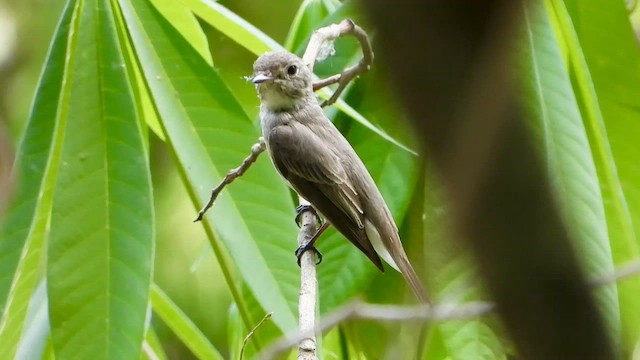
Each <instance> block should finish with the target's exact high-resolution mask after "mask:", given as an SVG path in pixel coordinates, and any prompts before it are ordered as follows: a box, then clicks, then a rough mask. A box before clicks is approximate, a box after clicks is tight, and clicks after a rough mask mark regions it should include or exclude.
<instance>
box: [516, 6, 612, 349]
mask: <svg viewBox="0 0 640 360" xmlns="http://www.w3.org/2000/svg"><path fill="white" fill-rule="evenodd" d="M523 9H524V17H523V18H524V20H525V32H526V34H525V36H524V39H523V40H524V44H523V50H524V52H523V60H524V61H523V62H524V63H525V64H524V69H523V70H524V71H523V74H522V75H523V82H524V87H525V88H526V92H525V94H524V95H525V96H523V100H524V103H525V105H527V108H528V110H529V114H530V117H531V118H532V119H534V120H535V121H536V122H537V124H536V125H537V126H538V130H539V138H540V142H541V143H543V144H544V153H545V155H546V160H547V168H548V170H549V174H550V177H551V182H552V184H553V185H554V186H553V188H554V190H555V194H554V195H555V198H556V199H557V200H558V202H559V204H560V208H561V210H562V213H563V216H564V219H565V222H566V223H567V225H568V227H569V230H570V232H571V234H572V238H573V240H574V245H575V248H576V250H577V252H578V254H579V258H580V260H581V261H582V264H583V267H584V268H585V270H586V272H587V274H588V275H589V276H591V277H595V276H598V275H601V274H610V273H612V272H613V270H614V266H613V258H612V254H611V247H610V245H609V237H608V234H607V223H606V217H605V212H604V204H603V201H602V194H601V193H600V187H599V184H598V175H597V172H596V168H595V164H594V160H593V157H592V153H591V149H590V147H589V140H588V138H587V133H586V130H585V127H584V124H583V122H582V117H581V114H580V110H579V108H578V104H577V102H576V98H575V96H574V93H573V89H572V86H571V80H570V78H569V74H568V73H567V70H566V68H565V65H564V62H563V59H562V55H561V53H560V49H559V47H558V44H557V42H556V39H555V37H554V33H553V29H552V27H551V24H550V22H549V17H548V15H547V13H546V11H545V9H544V6H543V5H542V3H540V2H537V1H534V2H531V3H530V4H529V5H525V4H524V3H523ZM596 295H597V298H598V303H599V305H600V310H601V312H602V313H603V315H604V318H605V319H606V322H607V324H608V326H609V331H608V332H609V333H610V334H611V337H612V339H618V338H619V334H620V310H619V308H618V294H617V291H616V288H615V286H614V285H611V286H606V287H600V288H599V289H598V290H597V291H596Z"/></svg>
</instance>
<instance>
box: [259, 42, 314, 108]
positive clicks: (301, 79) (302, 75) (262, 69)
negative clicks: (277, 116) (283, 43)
mask: <svg viewBox="0 0 640 360" xmlns="http://www.w3.org/2000/svg"><path fill="white" fill-rule="evenodd" d="M250 80H251V82H253V83H254V84H255V85H256V89H257V90H258V94H259V96H260V102H261V103H262V104H263V105H264V106H266V107H267V108H268V109H269V110H273V111H282V110H289V109H292V108H295V107H296V106H297V105H299V104H301V103H302V102H303V101H304V100H305V99H306V98H308V96H309V95H310V94H313V90H312V78H311V71H310V70H309V68H308V67H307V66H306V65H305V64H304V62H303V61H302V59H300V58H299V57H297V56H295V55H293V54H291V53H289V52H286V51H273V52H268V53H266V54H264V55H262V56H260V57H259V58H258V60H256V62H255V63H253V76H252V77H251V78H250Z"/></svg>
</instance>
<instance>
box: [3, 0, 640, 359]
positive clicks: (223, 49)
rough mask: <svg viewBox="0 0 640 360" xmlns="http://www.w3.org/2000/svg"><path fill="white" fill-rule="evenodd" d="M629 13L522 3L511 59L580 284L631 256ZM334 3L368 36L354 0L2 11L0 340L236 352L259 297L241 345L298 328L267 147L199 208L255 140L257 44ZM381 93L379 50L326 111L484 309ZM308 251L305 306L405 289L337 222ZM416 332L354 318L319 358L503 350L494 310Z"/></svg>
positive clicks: (379, 298) (113, 353) (349, 49)
mask: <svg viewBox="0 0 640 360" xmlns="http://www.w3.org/2000/svg"><path fill="white" fill-rule="evenodd" d="M523 3H524V2H523ZM624 5H625V3H624V2H622V1H618V2H615V4H612V5H609V4H608V5H603V4H596V3H593V4H592V3H588V4H587V3H585V2H577V1H566V4H565V3H564V2H561V1H556V0H548V1H545V2H544V3H538V2H532V3H531V5H525V6H523V19H524V23H523V34H522V36H521V46H519V48H518V49H517V51H515V56H516V58H517V59H518V61H517V66H514V73H516V74H517V75H518V79H519V80H521V84H520V85H522V102H523V104H524V105H526V107H527V109H528V110H529V113H530V117H531V118H532V120H533V121H532V122H531V130H532V134H533V136H534V138H535V139H536V141H537V143H538V144H539V145H540V147H539V148H540V152H541V154H543V156H544V157H545V158H546V159H547V163H548V169H549V176H550V177H551V180H552V182H553V184H554V186H555V187H556V190H557V191H556V197H557V200H558V204H559V206H560V207H561V208H562V209H563V211H564V215H565V220H566V223H567V225H568V226H569V228H570V229H571V232H572V235H573V238H574V240H575V243H574V246H575V248H576V250H577V252H578V253H579V256H580V258H581V260H582V263H583V266H584V268H585V271H586V272H587V273H588V274H589V275H590V276H598V275H602V274H607V273H611V272H612V271H613V270H614V267H615V266H618V265H622V264H625V263H627V262H628V261H631V260H637V259H638V257H639V250H638V249H639V245H640V244H639V243H638V232H639V231H640V230H639V229H640V213H639V212H640V195H639V194H640V188H639V187H638V184H640V167H639V165H638V161H637V159H638V157H639V156H640V154H638V147H637V146H636V145H635V141H636V139H637V137H638V136H639V135H640V128H639V125H638V123H637V119H638V118H640V111H639V109H640V106H639V100H638V99H640V85H639V84H640V54H639V50H638V43H637V38H636V37H637V34H638V33H640V32H639V31H638V30H637V29H640V9H639V8H640V6H637V5H636V4H635V2H627V8H626V9H625V7H624ZM34 9H37V11H34ZM65 9H66V10H65ZM193 14H195V15H193ZM345 17H350V18H353V19H354V20H356V22H358V23H359V24H363V26H364V27H365V28H366V29H367V30H368V31H369V32H370V34H371V35H372V38H373V40H374V50H375V29H374V28H372V27H371V26H370V25H369V24H367V22H366V19H363V18H362V15H361V13H360V12H359V11H358V9H357V7H356V6H355V5H354V3H352V2H351V1H345V2H340V1H337V0H305V1H303V2H302V3H300V2H299V1H287V0H274V1H270V2H269V5H268V6H266V5H265V4H262V3H261V4H260V5H258V4H256V2H255V1H251V0H233V1H220V2H218V3H216V2H213V1H211V0H180V1H176V0H70V1H63V0H46V1H45V0H4V1H3V2H0V29H6V30H3V31H1V33H0V48H1V49H8V50H7V51H5V52H0V83H1V84H2V90H0V131H2V129H7V132H8V133H9V136H8V138H9V139H10V140H11V142H12V144H11V146H12V148H13V149H14V150H15V152H16V163H15V165H14V167H15V169H16V172H17V175H16V176H17V184H18V185H17V187H16V189H15V191H14V193H13V194H12V195H13V200H12V202H11V203H10V206H9V210H8V211H7V215H6V217H5V221H4V222H3V225H2V228H1V229H0V308H2V309H3V314H2V319H1V320H0V353H2V354H9V355H6V356H8V357H12V354H17V355H16V357H17V358H30V359H31V358H39V357H43V358H47V357H49V356H51V354H52V352H53V351H55V353H56V356H57V357H58V358H66V357H73V356H79V357H81V358H82V357H87V356H88V355H87V354H91V355H92V357H95V358H119V359H123V358H133V357H141V358H161V359H164V358H167V359H187V358H234V359H235V358H238V356H239V351H240V350H239V349H240V347H241V343H242V340H243V339H244V336H245V335H246V334H247V332H248V331H249V330H250V329H251V328H252V327H253V326H254V325H255V324H256V323H258V322H259V321H260V319H262V317H263V316H264V315H265V313H267V312H271V311H273V312H274V314H273V318H272V319H271V320H269V321H267V322H266V323H265V325H264V326H262V327H261V328H260V329H259V330H258V331H257V332H256V334H255V335H254V336H253V338H252V340H251V342H250V345H249V346H248V347H247V349H246V350H245V356H246V357H247V358H250V357H252V356H255V355H256V354H257V352H258V351H260V350H262V349H264V347H265V346H266V345H267V344H269V343H271V342H272V341H274V340H275V339H277V338H279V337H281V336H282V335H283V334H284V333H289V332H292V331H294V330H295V327H296V317H297V310H296V309H297V308H296V302H297V291H298V290H297V289H298V281H299V279H298V269H297V267H296V265H295V258H294V257H293V255H292V253H293V249H294V248H295V235H296V232H297V229H296V227H295V225H294V223H293V215H294V210H293V209H294V205H295V203H294V197H293V196H292V193H291V192H290V191H289V190H288V189H287V188H286V186H285V184H284V182H283V181H282V180H281V179H280V178H279V177H278V176H277V174H276V173H275V172H274V171H273V168H272V166H271V164H270V162H269V160H268V159H267V158H266V155H263V156H262V157H261V159H260V160H259V161H258V162H257V163H256V165H255V166H253V167H252V168H251V170H250V171H249V172H248V173H247V174H246V175H245V176H243V177H242V178H241V179H239V180H238V181H237V182H235V183H234V184H232V185H231V186H230V187H228V188H227V189H226V190H225V192H224V194H223V195H222V196H221V198H220V199H219V201H218V202H217V203H216V205H215V207H214V209H212V211H210V212H209V214H208V215H207V218H206V220H205V221H204V223H203V224H202V225H201V224H199V223H198V224H193V223H192V220H193V218H194V217H195V214H196V211H197V209H198V208H199V207H200V206H201V205H202V204H203V203H204V202H205V200H206V199H207V198H208V195H209V194H208V192H209V190H210V188H211V187H212V186H213V185H214V184H216V183H217V182H218V181H219V180H220V178H221V177H222V176H223V175H224V174H225V173H226V171H227V170H228V169H231V168H233V167H235V166H237V165H238V164H239V163H240V162H241V160H242V159H243V158H244V157H245V156H246V155H247V154H248V152H249V148H250V146H251V145H252V144H253V143H254V142H255V141H256V139H257V137H258V136H259V129H258V126H257V123H258V119H257V112H258V100H257V97H256V94H255V89H254V88H253V86H252V85H250V84H247V82H246V81H245V80H244V78H243V77H244V76H246V75H249V74H250V73H251V71H252V63H253V61H254V60H255V58H256V56H257V55H259V54H261V53H262V52H264V51H265V49H275V48H278V49H280V48H286V49H288V50H290V51H292V52H295V53H298V54H301V53H302V52H303V51H304V46H305V45H306V42H307V40H308V37H309V35H310V33H311V32H312V31H313V30H314V29H316V28H318V27H319V26H322V25H326V24H329V23H333V22H337V21H339V20H341V19H342V18H345ZM629 19H631V21H628V20H629ZM630 23H631V24H634V25H635V28H636V31H635V33H634V32H633V31H632V26H630ZM605 27H606V28H607V31H602V28H605ZM634 35H635V37H634ZM279 44H282V45H279ZM335 45H336V54H335V56H333V57H331V58H329V59H328V60H326V61H324V62H322V63H320V64H318V66H317V67H316V73H317V74H318V75H319V76H321V77H322V76H327V75H330V74H333V73H336V72H338V71H340V69H342V68H343V67H344V66H346V65H348V64H351V63H354V62H355V61H357V60H358V56H359V50H358V47H357V43H356V42H355V41H354V40H353V39H345V40H339V41H338V42H337V43H336V44H335ZM47 49H48V50H47ZM9 50H10V51H9ZM614 50H615V51H614ZM43 64H44V65H43ZM387 84H388V81H387V80H386V72H385V69H384V68H383V67H381V66H378V65H377V64H376V65H375V66H374V67H373V69H372V71H371V72H370V73H368V74H366V75H364V76H362V77H361V78H359V79H358V80H357V81H356V82H355V83H354V84H352V85H351V86H349V88H348V89H347V91H346V92H345V94H344V95H343V97H342V99H341V101H340V103H338V104H336V106H334V107H331V108H329V109H326V113H327V115H328V116H329V117H330V119H331V120H332V121H334V123H335V124H336V125H337V126H338V127H339V128H340V130H341V131H342V132H343V133H344V134H345V135H346V136H347V138H348V139H349V140H350V142H351V143H352V144H353V146H354V148H355V149H356V151H357V152H358V154H359V155H360V156H361V158H362V159H363V161H364V162H365V164H366V165H367V167H368V168H369V170H370V172H371V174H372V176H373V178H374V179H375V180H376V182H377V184H378V186H379V187H380V189H381V191H382V193H383V195H384V197H385V199H386V200H387V202H388V204H389V207H390V209H391V210H392V212H393V214H394V217H395V219H396V221H397V222H398V224H399V227H400V228H401V236H402V238H403V241H404V244H405V247H406V248H407V249H408V250H409V251H408V253H409V255H410V258H411V259H412V262H413V263H414V264H415V266H416V268H417V269H418V271H419V273H421V274H422V277H423V279H424V280H425V283H426V284H427V287H428V289H429V290H430V292H431V293H433V294H434V297H435V299H436V300H437V301H438V302H446V303H452V304H455V303H462V302H465V301H471V300H490V299H486V295H485V294H484V292H483V289H482V288H481V286H480V285H479V283H478V282H477V281H476V277H475V274H474V265H473V264H472V262H471V260H470V258H469V257H468V254H467V253H466V251H465V249H463V248H461V247H460V245H459V244H458V243H457V242H455V241H452V239H451V236H450V234H449V233H448V231H447V229H446V224H447V206H446V199H445V198H444V196H443V194H442V191H441V186H440V185H439V184H438V179H437V176H435V175H434V174H433V173H432V171H430V170H429V166H428V161H427V160H425V159H428V154H421V155H420V156H415V155H413V154H411V153H410V152H409V151H407V150H406V148H405V147H408V148H417V146H416V139H413V138H412V132H411V130H410V129H408V127H407V125H406V123H405V122H404V120H403V118H404V116H405V115H404V112H403V110H402V109H401V108H400V106H399V105H398V101H397V99H396V98H394V93H393V92H392V91H391V89H389V88H388V86H387ZM327 93H328V92H324V93H323V94H322V95H321V96H323V97H326V96H327ZM30 103H32V104H31V105H30ZM0 139H2V137H0ZM399 145H400V146H399ZM0 148H1V147H0ZM425 164H426V165H425ZM0 190H2V189H0ZM2 199H3V197H0V200H2ZM1 209H2V206H0V210H1ZM319 247H320V249H321V251H322V252H323V254H324V256H325V261H324V262H323V264H322V265H321V266H320V267H319V268H318V276H319V283H320V293H321V299H320V313H321V315H324V314H327V313H329V312H331V311H333V310H335V309H337V308H339V307H340V306H341V305H344V304H345V303H347V302H348V301H350V300H351V299H353V298H354V297H357V296H361V297H363V298H365V299H367V300H369V301H371V302H382V303H401V302H407V303H411V302H413V300H412V298H411V297H410V295H408V294H407V293H406V291H405V286H404V284H403V281H402V278H401V276H400V275H399V274H397V273H395V272H393V271H387V272H385V273H379V272H378V271H377V270H376V269H375V268H374V267H373V266H372V265H371V264H370V263H369V262H368V260H367V259H366V258H365V257H364V256H363V255H362V254H361V253H360V252H359V251H357V249H355V248H354V247H353V246H351V245H350V244H349V243H348V242H347V241H345V240H344V239H343V238H342V237H341V236H340V235H339V234H338V233H336V232H335V230H330V231H328V232H327V233H326V235H323V238H322V240H321V241H320V242H319ZM345 264H347V265H348V266H347V265H345ZM45 279H46V280H45ZM45 289H47V290H48V292H45ZM638 291H640V280H638V279H637V278H635V279H631V280H628V281H626V282H624V283H620V284H618V286H615V285H613V284H612V285H609V286H606V287H602V288H600V289H599V290H598V291H597V292H596V296H597V299H598V303H599V306H600V309H601V311H602V313H603V314H604V317H605V318H606V320H607V324H608V326H609V327H610V333H611V336H612V339H613V340H614V341H615V342H616V343H617V344H618V346H619V349H620V353H621V354H623V355H624V356H625V357H626V356H629V357H630V356H632V355H635V356H638V350H637V349H639V348H640V346H639V345H638V344H639V343H640V342H639V341H640V317H639V315H638V314H640V308H639V307H640V302H639V301H638V300H637V299H636V298H637V294H638ZM148 301H150V303H151V308H152V309H148V310H145V304H146V303H147V302H148ZM89 314H91V315H89ZM148 314H153V316H151V321H150V322H147V320H145V318H146V319H149V316H147V315H148ZM419 330H420V329H419V328H418V327H417V326H416V325H415V324H413V325H412V324H386V323H378V322H371V321H367V322H359V321H352V322H349V323H346V324H344V325H341V326H340V327H337V328H335V329H333V330H331V331H329V332H328V333H327V334H326V336H325V337H324V338H323V339H322V345H323V347H322V350H321V354H322V356H323V357H325V358H336V359H342V358H353V359H359V358H372V359H374V358H397V356H398V354H402V356H401V358H413V357H414V356H415V354H417V353H422V354H424V355H423V358H425V359H469V358H482V359H502V358H507V356H508V355H511V354H513V353H514V350H513V349H512V348H511V345H510V343H509V340H508V336H507V335H506V334H504V332H503V329H502V328H501V326H500V324H499V323H498V322H497V320H496V319H495V318H493V317H492V316H487V317H483V318H479V319H470V320H457V321H448V322H443V323H440V324H436V325H434V326H432V327H431V328H430V329H429V331H428V332H427V334H426V335H425V338H424V339H422V340H424V348H423V349H418V348H417V347H416V346H415V344H417V343H419V341H418V340H419V339H418V337H419V334H420V331H419ZM88 334H90V335H91V336H88ZM143 342H144V346H143V347H141V346H140V344H142V343H143ZM141 349H142V350H141ZM634 351H635V352H634ZM293 356H294V355H290V357H291V358H293Z"/></svg>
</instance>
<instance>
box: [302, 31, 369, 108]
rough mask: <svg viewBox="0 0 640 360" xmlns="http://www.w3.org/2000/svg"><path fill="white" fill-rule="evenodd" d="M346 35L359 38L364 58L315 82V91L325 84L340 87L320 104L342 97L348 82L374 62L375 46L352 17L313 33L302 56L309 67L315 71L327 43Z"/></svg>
mask: <svg viewBox="0 0 640 360" xmlns="http://www.w3.org/2000/svg"><path fill="white" fill-rule="evenodd" d="M345 35H353V36H355V37H356V39H358V41H359V42H360V46H361V47H362V59H360V61H359V62H358V63H357V64H356V65H353V66H350V67H348V68H346V69H344V70H343V71H342V72H341V73H340V74H336V75H333V76H330V77H328V78H326V79H323V80H320V81H318V82H316V83H314V84H313V91H318V90H320V89H322V88H323V87H325V86H328V85H331V84H335V83H338V88H337V89H336V91H335V92H334V93H333V95H331V97H330V98H329V99H327V100H325V101H324V102H322V104H320V106H322V107H325V106H328V105H331V104H333V103H334V102H336V100H338V97H340V94H342V92H343V91H344V89H345V88H346V87H347V84H349V82H351V80H353V79H355V77H356V76H358V75H360V74H363V73H365V72H367V71H369V68H370V67H371V64H373V48H372V47H371V42H370V41H369V37H368V36H367V33H366V32H365V31H364V30H362V28H361V27H360V26H358V25H356V24H355V23H354V22H353V21H352V20H351V19H345V20H342V21H341V22H340V23H339V24H333V25H329V26H326V27H323V28H320V29H318V30H316V31H315V32H314V33H313V35H312V36H311V40H309V45H308V46H307V50H306V51H305V53H304V56H303V58H302V59H303V60H304V62H305V63H306V64H307V66H308V67H309V69H311V71H313V66H314V65H315V61H316V59H317V57H318V54H320V51H321V49H322V47H323V45H324V44H325V43H327V42H332V41H334V40H335V39H337V38H339V37H342V36H345Z"/></svg>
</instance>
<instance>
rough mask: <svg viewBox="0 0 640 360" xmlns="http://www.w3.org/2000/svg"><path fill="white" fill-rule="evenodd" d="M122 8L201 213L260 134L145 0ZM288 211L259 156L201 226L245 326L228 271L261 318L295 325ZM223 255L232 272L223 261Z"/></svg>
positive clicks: (281, 187) (283, 191) (292, 231)
mask: <svg viewBox="0 0 640 360" xmlns="http://www.w3.org/2000/svg"><path fill="white" fill-rule="evenodd" d="M120 5H121V8H122V13H123V15H124V18H125V19H126V22H127V26H128V30H129V34H130V37H131V39H132V42H133V44H134V47H135V50H136V54H137V57H138V61H139V64H140V66H141V68H142V72H143V74H144V76H145V79H146V82H147V85H148V86H149V89H150V91H151V94H152V96H153V98H154V102H155V106H156V109H157V111H158V113H159V114H160V117H161V121H162V126H163V129H164V131H165V133H166V136H167V140H168V144H169V146H170V147H171V150H172V152H173V154H174V156H175V158H176V159H177V161H178V163H179V165H180V170H181V172H182V175H183V178H184V181H185V184H186V186H187V188H188V190H189V192H190V195H191V197H192V200H193V201H194V204H195V207H196V208H199V207H200V206H201V205H202V204H204V203H205V202H206V201H207V199H208V198H209V189H210V188H211V187H212V186H214V185H215V184H217V183H218V182H219V181H220V180H221V179H222V176H223V175H224V174H226V172H227V171H228V170H230V169H232V168H235V167H237V166H238V164H240V163H241V161H242V159H243V158H244V157H245V156H247V155H248V153H249V149H250V147H251V145H252V144H253V143H255V142H256V141H257V139H258V137H259V131H258V130H257V129H256V128H255V127H254V126H253V124H252V122H251V121H250V119H249V118H247V116H246V115H245V114H244V112H243V110H242V108H241V106H240V104H239V103H238V102H237V100H236V99H235V98H234V97H233V95H232V94H231V93H230V92H229V90H228V89H227V87H226V85H225V84H224V83H223V81H222V79H221V78H220V76H219V75H218V74H217V73H216V72H215V70H214V69H212V68H211V67H210V66H209V65H208V64H207V63H206V62H205V61H204V60H203V59H202V58H201V57H200V56H199V55H198V53H197V52H196V51H195V50H194V49H193V48H192V47H191V46H190V45H189V43H188V42H186V40H184V39H183V38H182V37H181V36H180V35H179V34H178V33H177V32H176V31H175V29H173V28H172V27H171V26H170V25H169V24H168V23H167V22H166V20H165V19H164V18H162V16H160V14H159V13H158V12H157V11H156V10H155V9H154V8H153V7H152V6H150V4H149V2H148V1H146V0H135V1H126V0H122V1H120ZM293 207H294V206H293V203H292V200H291V197H290V196H289V192H288V190H287V188H286V187H285V184H284V182H283V181H282V180H281V179H280V178H279V177H278V175H277V174H276V173H275V171H274V170H273V168H272V165H271V164H270V163H269V160H268V159H267V157H266V156H262V157H261V158H260V159H259V160H258V162H257V163H255V164H254V165H253V166H252V168H251V169H250V171H248V172H247V173H246V174H245V175H244V176H242V177H241V178H240V179H238V180H237V181H236V182H234V183H233V184H232V185H230V186H229V187H227V188H226V189H225V190H224V192H223V193H222V194H221V196H220V197H219V199H218V201H217V202H216V204H215V206H214V207H213V208H212V209H211V210H210V211H209V213H208V216H207V217H206V218H205V221H204V222H203V225H204V226H205V230H207V231H208V234H209V236H210V239H211V240H212V245H213V247H214V250H215V251H216V254H218V259H219V260H221V261H222V262H223V264H222V268H223V270H224V271H226V272H227V273H226V275H227V281H228V282H229V285H230V287H231V290H232V293H233V294H234V298H235V301H236V303H237V304H238V307H239V309H240V311H241V313H242V314H243V318H244V320H245V323H246V325H247V327H251V326H252V323H255V322H257V321H258V320H259V319H250V318H249V315H248V311H247V308H246V304H245V301H244V300H243V299H242V298H241V296H239V292H238V290H237V288H236V284H235V282H234V280H233V279H232V278H231V275H230V272H231V271H236V272H237V273H239V274H240V275H241V277H242V279H243V280H244V281H245V282H246V283H247V284H248V286H249V287H250V289H251V291H252V292H253V293H254V294H255V296H256V298H257V299H258V300H259V301H260V304H261V306H262V307H263V308H264V309H265V311H267V312H273V313H274V315H273V319H274V322H275V323H276V324H277V325H278V327H279V328H280V329H281V331H290V330H293V329H295V328H296V326H297V325H296V324H297V321H296V316H295V313H296V311H295V309H296V302H297V288H298V285H297V284H298V282H299V280H298V269H297V267H296V264H295V261H294V260H295V258H294V257H293V255H292V251H293V249H295V247H296V241H295V239H296V236H297V229H296V227H295V224H294V222H293V220H292V218H293ZM194 217H195V212H194ZM185 226H200V225H192V224H185ZM213 230H215V232H216V234H217V235H219V236H215V237H214V236H213ZM218 240H222V243H219V242H218ZM227 252H228V254H229V257H230V258H231V259H232V260H233V265H232V264H231V263H230V262H226V261H225V259H226V256H221V254H225V253H227Z"/></svg>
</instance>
